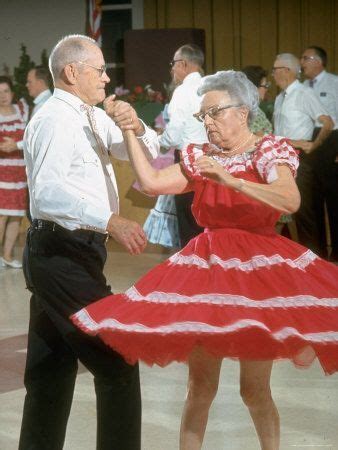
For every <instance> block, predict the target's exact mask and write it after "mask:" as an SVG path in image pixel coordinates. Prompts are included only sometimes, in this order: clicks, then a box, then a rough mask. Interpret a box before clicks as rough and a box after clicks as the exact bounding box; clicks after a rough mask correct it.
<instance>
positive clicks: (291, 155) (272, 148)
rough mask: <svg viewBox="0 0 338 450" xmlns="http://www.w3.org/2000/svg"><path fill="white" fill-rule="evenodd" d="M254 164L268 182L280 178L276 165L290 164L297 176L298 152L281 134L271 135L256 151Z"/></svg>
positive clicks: (264, 139) (293, 173) (294, 174)
mask: <svg viewBox="0 0 338 450" xmlns="http://www.w3.org/2000/svg"><path fill="white" fill-rule="evenodd" d="M253 164H254V166H255V167H256V169H257V171H258V173H259V174H260V176H261V177H262V179H263V181H265V182H266V183H272V182H273V181H276V180H277V178H278V175H277V171H276V166H278V165H285V166H288V167H289V168H290V170H291V172H292V175H293V176H294V177H296V174H297V168H298V166H299V160H298V153H297V151H296V150H295V149H294V148H293V147H292V145H291V144H290V142H289V141H288V140H287V139H285V138H284V137H281V136H273V135H269V136H267V137H265V138H263V140H262V142H261V144H260V147H259V148H258V150H257V151H256V152H255V156H254V158H253Z"/></svg>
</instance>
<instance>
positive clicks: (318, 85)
mask: <svg viewBox="0 0 338 450" xmlns="http://www.w3.org/2000/svg"><path fill="white" fill-rule="evenodd" d="M300 61H301V65H302V70H303V73H304V76H305V77H306V80H305V81H304V85H305V86H308V87H311V88H312V89H313V91H314V93H315V94H316V95H317V96H318V99H319V100H320V102H321V103H322V104H323V105H324V107H325V108H326V109H327V111H328V112H329V114H330V116H331V117H332V119H333V120H334V129H333V131H332V132H331V133H330V135H329V136H328V138H327V139H326V140H325V141H324V143H323V144H322V146H321V148H320V149H319V150H318V152H316V153H317V155H316V156H317V157H316V158H314V161H313V162H314V164H313V168H314V172H315V174H316V179H317V182H316V188H317V189H316V195H317V196H318V205H319V208H318V211H317V222H318V223H319V224H320V225H321V229H322V233H321V234H322V236H323V237H325V235H326V233H325V221H324V202H325V203H326V208H327V213H328V218H329V226H330V235H331V254H330V259H331V260H333V261H335V262H338V76H337V75H334V74H332V73H328V72H327V71H326V70H325V68H326V65H327V54H326V51H325V50H324V49H323V48H321V47H317V46H311V47H308V48H307V49H305V50H304V52H303V54H302V57H301V60H300ZM320 126H321V124H320V123H318V124H316V128H315V130H314V133H315V136H316V135H317V134H318V133H319V131H320ZM325 245H326V242H325V240H324V242H323V246H325Z"/></svg>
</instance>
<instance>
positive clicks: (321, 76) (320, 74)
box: [312, 70, 326, 83]
mask: <svg viewBox="0 0 338 450" xmlns="http://www.w3.org/2000/svg"><path fill="white" fill-rule="evenodd" d="M325 73H326V70H322V71H321V72H320V73H319V74H318V75H317V76H316V77H314V78H313V79H312V81H315V80H316V83H318V82H319V81H321V79H322V78H323V77H324V75H325Z"/></svg>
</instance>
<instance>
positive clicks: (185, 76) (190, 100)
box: [159, 44, 208, 247]
mask: <svg viewBox="0 0 338 450" xmlns="http://www.w3.org/2000/svg"><path fill="white" fill-rule="evenodd" d="M203 64H204V54H203V52H202V50H201V49H200V48H199V47H198V46H197V45H193V44H186V45H183V46H182V47H180V48H179V49H178V50H177V51H176V52H175V54H174V58H173V60H172V61H171V63H170V66H171V74H172V78H173V82H174V84H175V85H176V86H177V87H176V89H175V90H174V93H173V96H172V98H171V100H170V103H169V106H168V116H169V123H168V124H167V126H166V128H165V130H164V132H163V134H162V135H161V136H160V137H159V141H160V145H161V146H162V147H165V148H170V147H175V149H176V152H175V162H178V161H179V160H180V151H181V150H182V149H183V148H185V147H186V146H187V145H189V144H204V143H205V142H208V138H207V135H206V132H205V129H204V125H203V124H202V123H201V122H199V121H198V120H197V119H195V117H193V114H194V113H196V112H197V111H199V107H200V103H201V97H200V96H198V95H197V89H198V87H199V85H200V82H201V74H202V73H203V69H202V66H203ZM193 195H194V194H193V192H188V193H186V194H181V195H176V196H175V203H176V211H177V219H178V227H179V234H180V241H181V245H182V247H183V246H184V245H186V244H187V243H188V242H189V241H190V239H192V238H193V237H195V236H196V235H197V234H199V233H201V231H203V229H202V228H201V227H200V226H199V225H197V223H196V221H195V218H194V217H193V215H192V212H191V203H192V199H193Z"/></svg>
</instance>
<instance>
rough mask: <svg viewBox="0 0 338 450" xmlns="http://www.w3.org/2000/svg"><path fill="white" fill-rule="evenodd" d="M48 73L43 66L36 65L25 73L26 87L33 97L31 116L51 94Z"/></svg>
mask: <svg viewBox="0 0 338 450" xmlns="http://www.w3.org/2000/svg"><path fill="white" fill-rule="evenodd" d="M49 85H50V73H49V71H48V70H47V69H46V68H45V67H43V66H37V67H34V68H33V69H31V70H30V71H29V72H28V74H27V83H26V86H27V89H28V93H29V95H30V96H31V97H33V99H34V100H33V102H34V108H33V110H32V113H31V117H33V116H34V114H35V113H36V112H37V111H38V110H39V109H40V108H41V106H42V105H43V104H44V103H45V102H46V101H47V100H48V99H49V97H51V96H52V93H51V91H50V89H49Z"/></svg>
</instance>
